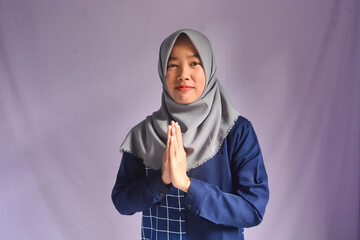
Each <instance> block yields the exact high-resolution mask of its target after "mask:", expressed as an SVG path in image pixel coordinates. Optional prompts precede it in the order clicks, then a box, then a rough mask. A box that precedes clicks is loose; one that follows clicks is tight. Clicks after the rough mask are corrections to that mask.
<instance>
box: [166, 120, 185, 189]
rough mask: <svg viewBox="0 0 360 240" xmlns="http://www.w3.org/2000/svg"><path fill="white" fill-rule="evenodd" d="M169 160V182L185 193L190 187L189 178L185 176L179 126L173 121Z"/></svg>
mask: <svg viewBox="0 0 360 240" xmlns="http://www.w3.org/2000/svg"><path fill="white" fill-rule="evenodd" d="M169 158H170V159H169V160H170V173H171V181H172V184H173V186H174V187H176V188H178V189H180V190H182V191H184V192H187V191H188V190H189V187H190V178H189V177H188V176H187V174H186V170H187V163H186V153H185V150H184V145H183V140H182V136H181V130H180V126H179V124H178V123H175V122H174V121H171V132H170V141H169Z"/></svg>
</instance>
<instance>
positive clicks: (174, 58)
mask: <svg viewBox="0 0 360 240" xmlns="http://www.w3.org/2000/svg"><path fill="white" fill-rule="evenodd" d="M187 58H199V59H200V56H199V54H194V55H191V56H189V57H187ZM171 60H178V58H177V57H171V56H170V57H169V59H168V61H171Z"/></svg>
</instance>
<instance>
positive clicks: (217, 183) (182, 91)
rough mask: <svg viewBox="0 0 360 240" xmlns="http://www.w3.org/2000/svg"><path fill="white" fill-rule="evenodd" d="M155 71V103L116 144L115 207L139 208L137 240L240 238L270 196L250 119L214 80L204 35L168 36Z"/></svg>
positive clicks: (131, 211)
mask: <svg viewBox="0 0 360 240" xmlns="http://www.w3.org/2000/svg"><path fill="white" fill-rule="evenodd" d="M158 68H159V75H160V79H161V81H162V83H163V94H162V105H161V107H160V109H159V110H158V111H156V112H154V113H153V114H152V115H150V116H148V117H147V118H146V119H145V120H144V121H142V122H141V123H139V124H138V125H136V126H135V127H134V128H133V129H132V130H131V131H130V133H129V134H128V136H127V137H126V139H125V141H124V142H123V144H122V145H121V150H122V151H123V158H122V161H121V165H120V169H119V172H118V175H117V179H116V183H115V186H114V188H113V192H112V200H113V202H114V205H115V207H116V209H117V210H118V211H119V212H120V213H121V214H126V215H130V214H134V213H136V212H140V211H141V212H143V215H142V225H141V235H142V239H207V240H211V239H216V240H221V239H244V235H243V228H245V227H252V226H255V225H257V224H259V223H260V222H261V221H262V219H263V216H264V213H265V207H266V205H267V202H268V199H269V189H268V180H267V174H266V170H265V166H264V163H263V158H262V154H261V150H260V146H259V143H258V140H257V137H256V134H255V131H254V129H253V127H252V124H251V123H250V122H249V121H248V120H247V119H246V118H244V117H242V116H240V115H239V113H238V112H237V110H236V109H235V108H234V107H233V105H232V104H231V102H230V100H229V99H228V97H227V95H226V93H225V91H224V89H223V88H222V86H221V84H220V82H219V81H218V80H217V77H216V64H215V60H214V57H213V53H212V49H211V45H210V42H209V40H208V39H207V38H206V37H205V36H204V35H203V34H201V33H199V32H197V31H194V30H190V29H184V30H179V31H177V32H175V33H173V34H171V35H170V36H169V37H168V38H166V39H165V40H164V41H163V43H162V44H161V47H160V58H159V65H158Z"/></svg>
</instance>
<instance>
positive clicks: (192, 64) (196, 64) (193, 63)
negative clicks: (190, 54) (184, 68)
mask: <svg viewBox="0 0 360 240" xmlns="http://www.w3.org/2000/svg"><path fill="white" fill-rule="evenodd" d="M190 66H201V63H199V62H192V63H191V64H190Z"/></svg>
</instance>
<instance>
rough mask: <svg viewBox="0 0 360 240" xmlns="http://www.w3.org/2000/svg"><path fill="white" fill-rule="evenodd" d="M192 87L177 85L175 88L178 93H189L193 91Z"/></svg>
mask: <svg viewBox="0 0 360 240" xmlns="http://www.w3.org/2000/svg"><path fill="white" fill-rule="evenodd" d="M193 88H194V87H191V86H186V85H179V86H177V87H176V89H177V90H179V91H189V90H191V89H193Z"/></svg>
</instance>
